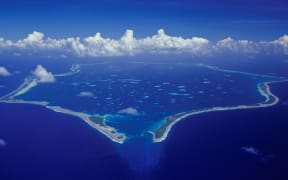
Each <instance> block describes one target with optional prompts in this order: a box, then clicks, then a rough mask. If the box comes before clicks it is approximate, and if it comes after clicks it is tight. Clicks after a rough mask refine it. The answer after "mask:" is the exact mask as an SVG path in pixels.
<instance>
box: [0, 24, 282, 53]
mask: <svg viewBox="0 0 288 180" xmlns="http://www.w3.org/2000/svg"><path fill="white" fill-rule="evenodd" d="M5 51H7V52H12V53H13V54H17V55H19V54H21V53H25V52H29V53H41V52H42V53H47V52H50V53H51V52H53V53H58V55H61V56H63V57H65V56H67V55H74V56H79V57H105V56H131V55H137V54H144V53H146V54H147V53H148V54H169V53H176V54H184V53H187V54H191V55H196V56H201V55H211V54H215V53H216V54H217V53H225V52H233V53H248V54H251V53H252V54H255V53H263V52H265V53H267V52H269V53H277V54H279V53H284V54H288V35H283V36H281V37H280V38H278V39H276V40H274V41H259V42H255V41H249V40H234V39H233V38H231V37H227V38H225V39H223V40H219V41H217V42H212V41H209V40H208V39H206V38H202V37H191V38H183V37H181V36H177V37H175V36H170V35H167V34H166V33H165V31H164V29H159V30H158V31H157V33H156V34H155V35H153V36H148V37H145V38H141V39H137V38H135V37H134V32H133V31H132V30H126V32H125V33H124V35H123V36H122V37H120V38H119V39H111V38H104V37H102V35H101V33H99V32H97V33H96V34H95V35H94V36H89V37H85V38H80V37H68V38H62V39H53V38H49V37H48V38H45V35H44V34H43V33H41V32H37V31H34V32H33V33H31V34H29V35H28V36H27V37H26V38H24V39H21V40H18V41H11V40H5V39H4V38H1V37H0V52H5Z"/></svg>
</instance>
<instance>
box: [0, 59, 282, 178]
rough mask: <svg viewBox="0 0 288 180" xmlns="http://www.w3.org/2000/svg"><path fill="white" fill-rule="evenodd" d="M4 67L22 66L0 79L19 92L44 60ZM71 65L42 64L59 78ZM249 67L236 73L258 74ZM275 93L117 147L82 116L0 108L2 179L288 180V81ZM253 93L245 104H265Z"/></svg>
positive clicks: (29, 108) (41, 109) (8, 106)
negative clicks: (163, 135)
mask: <svg viewBox="0 0 288 180" xmlns="http://www.w3.org/2000/svg"><path fill="white" fill-rule="evenodd" d="M1 63H2V64H1V65H6V64H7V68H9V67H10V69H12V71H14V70H15V71H17V70H19V69H20V68H21V72H20V73H15V74H16V75H14V76H11V77H9V79H5V78H1V81H0V82H1V84H4V85H6V86H7V88H0V90H1V95H4V94H6V93H8V92H10V91H11V90H13V89H15V88H17V87H18V86H19V85H20V84H21V83H22V81H23V79H24V77H25V76H26V75H27V74H29V73H30V72H31V71H32V70H33V68H35V64H39V61H37V60H31V64H25V66H21V65H19V64H17V63H14V62H13V61H12V62H11V61H8V60H7V61H6V60H3V61H2V62H1ZM55 63H59V64H61V66H55ZM69 63H70V62H69ZM69 63H68V62H59V61H53V63H51V62H50V61H47V62H46V61H42V62H41V64H45V67H47V69H49V68H50V69H51V70H53V72H59V73H61V72H63V71H64V72H65V71H68V70H69ZM208 63H210V64H213V62H208ZM53 64H54V65H53ZM213 65H215V63H214V64H213ZM226 66H227V65H226ZM275 66H276V65H275ZM237 67H240V66H237ZM247 67H249V68H246V67H245V66H244V67H241V68H239V69H238V70H243V71H244V70H246V69H247V70H250V71H248V72H251V71H252V70H253V69H252V68H251V67H250V66H247ZM273 68H274V67H273ZM273 68H272V69H273ZM275 69H277V68H275ZM262 71H263V70H262ZM268 71H272V70H271V69H269V70H267V72H268ZM255 72H257V73H259V70H255ZM263 73H266V72H263ZM272 73H274V74H275V73H276V74H277V72H276V71H275V70H273V71H272ZM280 75H281V76H285V75H286V74H285V72H284V71H283V72H282V71H281V73H280ZM255 82H257V80H255ZM239 86H240V87H241V86H242V85H241V84H240V85H239ZM247 87H248V89H249V87H251V88H252V89H253V86H247ZM271 90H272V92H273V93H275V95H277V96H278V97H279V98H280V102H279V103H278V104H277V105H276V106H273V107H269V108H258V109H250V110H235V111H223V112H210V113H206V114H201V115H197V116H193V117H190V118H187V119H185V120H183V121H181V122H179V123H178V124H177V125H176V126H174V127H173V129H172V130H171V132H170V134H169V136H168V138H167V139H166V140H165V141H164V142H162V143H157V144H154V143H152V142H151V138H150V137H149V136H143V137H139V138H136V139H133V140H130V141H128V142H127V143H125V144H123V145H120V144H117V143H114V142H112V141H111V140H110V139H108V138H107V137H105V136H104V135H102V134H101V133H99V132H98V131H97V130H95V129H93V128H91V127H90V126H88V125H87V124H86V123H84V122H83V121H81V120H80V119H78V118H75V117H72V116H68V115H65V114H60V113H55V112H52V111H50V110H48V109H45V108H44V107H39V106H35V105H27V104H26V105H24V104H3V103H1V104H0V139H2V140H4V141H5V142H6V143H7V144H6V145H5V146H0V179H1V180H9V179H11V180H15V179H17V180H18V179H29V180H34V179H35V180H36V179H37V180H39V179H44V180H45V179H49V180H50V179H101V180H105V179H152V180H154V179H155V180H156V179H195V180H202V179H203V180H206V179H207V180H210V179H221V180H231V179H233V180H238V179H239V180H240V179H241V180H243V179H245V180H250V179H251V180H252V179H253V180H255V179H264V180H266V179H267V180H270V179H277V180H286V179H288V163H287V162H288V121H287V119H288V94H287V92H288V91H287V90H288V82H285V83H278V84H273V85H272V86H271ZM251 92H254V94H250V96H247V101H254V100H255V99H259V98H261V97H259V96H258V95H257V93H255V92H256V91H251ZM256 96H257V97H256ZM253 98H254V99H253ZM160 100H161V99H160ZM235 101H236V100H235ZM223 103H226V104H227V103H228V104H229V102H223ZM87 107H90V106H88V105H87ZM75 108H77V107H75ZM243 147H253V148H254V149H257V151H258V153H257V155H255V154H253V153H249V152H247V151H244V150H243Z"/></svg>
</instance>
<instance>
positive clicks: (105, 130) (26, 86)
mask: <svg viewBox="0 0 288 180" xmlns="http://www.w3.org/2000/svg"><path fill="white" fill-rule="evenodd" d="M197 66H200V67H205V68H208V69H211V70H215V71H222V72H229V73H240V74H243V75H248V76H260V77H265V78H267V77H269V78H271V76H268V75H260V74H254V73H247V72H240V71H233V70H225V69H220V68H218V67H214V66H206V65H202V64H200V65H199V64H198V65H197ZM78 72H80V65H79V64H76V65H72V67H71V68H70V72H67V73H63V74H58V75H57V74H56V75H54V76H55V77H63V76H71V75H74V74H77V73H78ZM287 81H288V80H287V79H283V78H282V79H280V80H271V81H266V82H261V83H258V84H257V86H258V92H259V93H260V95H262V96H263V97H264V98H265V100H264V101H262V102H258V103H255V104H250V105H249V104H248V105H235V106H227V107H225V106H224V107H211V108H203V109H196V110H191V111H186V112H181V113H178V114H174V115H170V116H166V117H164V120H165V122H164V123H163V124H162V125H160V127H158V128H157V129H153V130H151V131H148V133H149V134H151V135H152V140H153V142H154V143H159V142H162V141H164V140H165V139H166V138H167V137H168V134H169V132H170V131H171V129H172V128H173V126H174V125H175V124H177V122H179V121H181V120H183V119H185V118H187V117H190V116H193V115H197V114H203V113H208V112H214V111H228V110H238V109H253V108H262V107H270V106H274V105H276V104H277V103H278V102H279V98H278V97H277V96H276V95H274V94H273V93H272V92H271V91H270V87H269V85H270V84H273V83H280V82H287ZM38 83H39V81H38V79H36V78H35V77H33V76H31V77H27V78H25V80H24V82H23V83H22V84H21V85H20V86H19V87H18V88H17V89H15V90H13V91H11V92H10V93H8V94H6V95H4V96H3V97H0V103H17V104H32V105H38V106H42V107H45V108H46V109H49V110H51V111H54V112H57V113H63V114H66V115H70V116H74V117H77V118H80V119H81V120H83V121H84V122H86V123H87V124H88V125H89V126H91V127H92V128H94V129H96V130H98V131H99V132H100V133H102V134H103V135H105V136H106V137H108V138H109V139H110V140H112V141H114V142H117V143H120V144H123V143H124V142H125V141H126V140H127V137H126V134H125V133H120V132H117V130H116V129H115V128H114V127H112V126H109V125H107V124H106V123H105V117H103V116H99V115H91V114H87V113H83V112H77V111H73V110H70V109H65V108H63V107H61V106H56V105H55V106H53V105H49V102H46V101H29V100H28V101H25V100H22V99H17V98H16V97H17V96H20V95H22V94H25V93H27V92H28V91H29V90H31V89H32V88H34V87H36V86H37V85H38ZM146 132H147V131H146Z"/></svg>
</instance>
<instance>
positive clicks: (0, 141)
mask: <svg viewBox="0 0 288 180" xmlns="http://www.w3.org/2000/svg"><path fill="white" fill-rule="evenodd" d="M5 146H7V143H6V141H4V139H0V147H5Z"/></svg>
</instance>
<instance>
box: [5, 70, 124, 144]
mask: <svg viewBox="0 0 288 180" xmlns="http://www.w3.org/2000/svg"><path fill="white" fill-rule="evenodd" d="M78 68H79V66H78V67H77V68H75V70H77V69H78ZM77 72H79V71H78V70H77ZM77 72H76V73H77ZM68 74H71V73H65V76H67V75H68ZM73 74H75V73H73ZM62 75H64V74H62ZM71 75H72V74H71ZM37 84H38V80H37V79H36V78H34V77H28V78H25V80H24V82H23V83H22V84H21V85H20V86H19V87H18V88H17V89H16V90H14V91H12V92H10V93H9V94H7V95H5V96H3V97H1V98H0V103H14V104H16V103H17V104H32V105H38V106H43V107H45V108H47V109H50V110H52V111H54V112H57V113H63V114H67V115H71V116H75V117H78V118H80V119H82V120H83V121H85V122H86V123H87V124H88V125H90V126H91V127H93V128H94V129H97V130H98V131H99V132H100V133H102V134H103V135H105V136H106V137H108V138H109V139H111V140H112V141H114V142H117V143H120V144H123V143H124V142H125V140H126V139H127V137H126V135H125V134H123V133H119V132H117V130H116V129H115V128H113V127H111V126H108V125H106V124H105V119H104V118H103V117H101V118H102V120H103V122H102V125H100V124H97V123H95V122H93V121H92V120H91V118H93V117H94V118H95V116H93V115H89V114H85V113H82V112H76V111H72V110H69V109H65V108H62V107H60V106H49V105H48V104H49V103H48V102H46V101H25V100H21V99H15V97H16V96H19V95H22V94H25V93H27V92H28V91H29V90H31V89H32V88H33V87H35V86H37Z"/></svg>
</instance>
